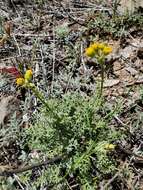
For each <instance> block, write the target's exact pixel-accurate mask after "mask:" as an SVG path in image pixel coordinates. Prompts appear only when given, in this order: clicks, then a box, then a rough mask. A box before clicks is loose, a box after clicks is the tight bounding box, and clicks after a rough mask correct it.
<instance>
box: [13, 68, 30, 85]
mask: <svg viewBox="0 0 143 190" xmlns="http://www.w3.org/2000/svg"><path fill="white" fill-rule="evenodd" d="M32 75H33V72H32V70H31V69H29V70H27V71H26V72H25V74H24V77H19V78H17V79H16V84H17V85H18V86H23V85H24V84H26V82H29V81H30V80H31V79H32Z"/></svg>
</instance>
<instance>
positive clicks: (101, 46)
mask: <svg viewBox="0 0 143 190" xmlns="http://www.w3.org/2000/svg"><path fill="white" fill-rule="evenodd" d="M105 47H106V46H105V44H103V43H99V44H98V49H101V50H103V49H104V48H105Z"/></svg>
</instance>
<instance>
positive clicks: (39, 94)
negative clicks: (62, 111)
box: [27, 83, 59, 118]
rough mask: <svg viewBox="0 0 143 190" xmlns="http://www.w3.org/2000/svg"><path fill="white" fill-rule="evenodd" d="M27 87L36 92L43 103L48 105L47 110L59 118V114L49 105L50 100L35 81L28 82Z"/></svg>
mask: <svg viewBox="0 0 143 190" xmlns="http://www.w3.org/2000/svg"><path fill="white" fill-rule="evenodd" d="M27 87H28V88H29V89H30V90H31V91H32V92H33V93H34V94H35V96H36V97H37V98H38V99H39V100H40V101H41V102H42V104H43V105H44V106H45V107H46V109H47V111H48V112H49V113H51V114H52V115H53V116H54V117H55V118H59V116H58V114H56V113H55V112H54V110H53V109H52V108H51V107H50V106H49V104H48V102H47V101H46V100H45V97H44V96H43V94H42V93H41V92H39V90H38V89H37V88H36V86H35V85H34V84H33V83H29V84H27Z"/></svg>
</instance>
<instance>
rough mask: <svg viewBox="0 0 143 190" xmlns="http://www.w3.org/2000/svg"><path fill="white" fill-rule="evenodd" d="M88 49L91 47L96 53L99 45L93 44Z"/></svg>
mask: <svg viewBox="0 0 143 190" xmlns="http://www.w3.org/2000/svg"><path fill="white" fill-rule="evenodd" d="M90 47H92V48H93V49H94V50H95V51H97V50H98V48H99V43H93V44H91V45H90Z"/></svg>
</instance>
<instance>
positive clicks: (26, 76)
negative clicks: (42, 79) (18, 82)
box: [24, 69, 33, 81]
mask: <svg viewBox="0 0 143 190" xmlns="http://www.w3.org/2000/svg"><path fill="white" fill-rule="evenodd" d="M32 75H33V72H32V70H31V69H29V70H27V71H26V73H25V75H24V78H25V79H26V80H28V81H30V80H31V78H32Z"/></svg>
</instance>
